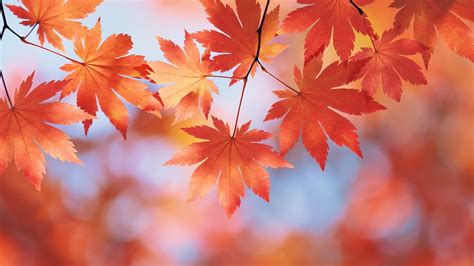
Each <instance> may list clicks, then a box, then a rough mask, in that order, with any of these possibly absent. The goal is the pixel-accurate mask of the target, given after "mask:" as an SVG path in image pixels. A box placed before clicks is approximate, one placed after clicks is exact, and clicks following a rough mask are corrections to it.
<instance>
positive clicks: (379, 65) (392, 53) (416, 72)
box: [354, 29, 428, 101]
mask: <svg viewBox="0 0 474 266" xmlns="http://www.w3.org/2000/svg"><path fill="white" fill-rule="evenodd" d="M396 36H397V31H396V30H394V29H391V30H388V31H386V32H384V34H383V35H382V38H381V39H380V40H377V39H374V40H373V44H374V46H375V51H374V49H372V48H362V51H361V52H359V53H357V54H356V55H354V59H355V60H363V59H367V58H368V59H370V61H369V62H368V63H367V64H366V65H365V66H364V68H363V69H362V71H361V72H360V73H359V77H363V80H362V89H364V90H366V91H367V92H368V93H369V94H370V95H373V94H374V93H375V91H376V89H377V87H378V86H379V84H380V82H381V83H382V88H383V90H384V92H385V94H387V95H388V96H389V97H390V98H392V99H394V100H396V101H400V97H401V95H402V81H401V79H400V77H401V78H403V79H404V80H406V81H408V82H410V83H411V84H427V81H426V78H425V76H424V75H423V72H421V68H420V66H418V65H417V64H416V63H415V62H414V61H413V60H411V59H409V58H407V57H405V56H403V55H414V54H416V53H422V52H424V51H426V50H427V49H428V47H426V46H424V45H423V44H421V43H419V42H417V41H414V40H409V39H400V40H397V41H394V39H395V37H396Z"/></svg>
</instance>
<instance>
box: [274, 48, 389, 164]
mask: <svg viewBox="0 0 474 266" xmlns="http://www.w3.org/2000/svg"><path fill="white" fill-rule="evenodd" d="M366 62H367V60H364V61H349V62H343V63H338V62H335V63H332V64H331V65H329V66H328V67H326V68H325V69H324V70H323V71H321V69H322V64H323V61H322V55H320V56H318V57H316V58H313V59H311V60H310V61H309V62H308V63H307V64H306V65H305V66H304V68H303V73H301V71H300V70H299V68H298V67H296V66H295V71H294V74H295V82H296V84H297V85H298V88H299V89H300V90H299V93H295V92H294V91H291V90H282V91H274V93H275V94H276V95H277V96H278V97H279V98H281V99H282V100H280V101H278V102H276V103H274V104H273V105H272V107H271V109H270V110H269V112H268V114H267V116H266V118H265V120H272V119H276V118H281V117H284V118H283V121H282V123H281V125H280V134H279V136H278V138H279V142H280V149H281V154H282V155H285V154H286V153H287V152H288V151H289V150H290V149H291V148H292V147H293V145H294V144H295V143H296V141H297V140H298V139H299V136H300V135H302V140H303V145H304V146H305V148H306V150H307V151H308V152H309V153H310V154H311V156H312V157H313V158H314V159H315V160H316V161H317V162H318V163H319V165H320V166H321V168H322V169H324V167H325V164H326V158H327V154H328V149H329V146H328V143H327V136H329V138H331V139H332V140H333V141H334V142H335V143H336V144H337V145H339V146H347V147H348V148H349V149H351V150H352V151H353V152H355V153H356V154H357V155H359V156H362V152H361V150H360V147H359V139H358V136H357V133H356V132H355V130H356V128H355V126H354V125H353V124H352V123H351V122H350V121H349V120H347V119H346V118H344V117H343V116H342V115H341V114H340V112H342V113H347V114H352V115H361V114H367V113H372V112H375V111H379V110H383V109H385V108H384V107H383V106H382V105H380V104H379V103H378V102H376V101H375V100H374V99H373V98H372V97H371V96H370V95H368V93H367V92H365V91H358V90H355V89H347V88H336V87H339V86H342V85H344V84H347V83H349V82H351V81H352V80H354V79H355V77H356V75H357V73H358V72H359V71H360V69H361V68H362V67H363V66H364V64H365V63H366ZM320 72H321V73H320ZM317 73H319V75H317Z"/></svg>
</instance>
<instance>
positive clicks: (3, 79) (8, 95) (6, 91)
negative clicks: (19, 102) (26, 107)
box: [0, 70, 15, 109]
mask: <svg viewBox="0 0 474 266" xmlns="http://www.w3.org/2000/svg"><path fill="white" fill-rule="evenodd" d="M0 76H1V78H2V83H3V88H4V89H5V94H6V95H7V100H8V103H9V104H10V108H11V109H13V108H15V106H14V105H13V102H12V99H11V98H10V94H9V93H8V88H7V84H6V83H5V78H4V77H3V71H2V70H0Z"/></svg>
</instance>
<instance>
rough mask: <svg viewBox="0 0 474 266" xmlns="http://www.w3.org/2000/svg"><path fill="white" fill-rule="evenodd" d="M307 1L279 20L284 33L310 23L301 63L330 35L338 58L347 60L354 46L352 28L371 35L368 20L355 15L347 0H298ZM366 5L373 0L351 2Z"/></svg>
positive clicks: (316, 50) (322, 45)
mask: <svg viewBox="0 0 474 266" xmlns="http://www.w3.org/2000/svg"><path fill="white" fill-rule="evenodd" d="M297 2H298V3H301V4H307V6H304V7H301V8H298V9H296V10H295V11H292V12H291V13H290V14H288V16H287V17H286V18H285V20H284V21H283V25H282V30H283V32H285V33H296V32H302V31H304V30H306V29H307V28H309V27H310V26H312V28H311V30H310V31H309V32H308V34H307V35H306V39H305V56H304V57H305V62H308V61H309V60H310V59H311V58H312V57H314V56H318V55H319V53H322V52H323V51H324V49H325V48H326V47H327V46H328V45H329V42H330V39H331V34H332V36H333V43H334V48H335V49H336V52H337V54H338V55H339V57H340V58H341V59H342V60H347V59H348V58H349V57H350V55H351V51H352V50H353V49H354V42H355V34H354V31H357V32H360V33H361V34H363V35H368V36H373V35H374V33H373V29H372V26H371V24H370V22H369V20H368V19H367V18H366V17H365V16H364V15H361V14H359V12H358V10H357V9H356V8H355V7H354V6H353V5H352V4H351V3H350V1H349V0H298V1H297ZM354 2H356V3H357V4H359V5H361V6H362V5H366V4H368V3H371V2H373V0H358V1H354Z"/></svg>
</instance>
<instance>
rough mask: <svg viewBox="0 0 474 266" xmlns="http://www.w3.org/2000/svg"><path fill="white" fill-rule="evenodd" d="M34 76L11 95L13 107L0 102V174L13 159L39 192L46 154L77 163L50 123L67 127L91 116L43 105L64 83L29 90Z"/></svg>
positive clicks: (69, 108) (60, 106) (59, 105)
mask: <svg viewBox="0 0 474 266" xmlns="http://www.w3.org/2000/svg"><path fill="white" fill-rule="evenodd" d="M33 77H34V73H33V74H31V75H30V76H29V77H28V78H27V79H26V80H25V81H23V82H22V83H21V85H20V88H19V89H18V90H17V92H16V93H15V98H14V108H10V107H9V105H8V102H7V101H6V99H0V174H1V173H2V172H3V171H5V169H6V168H7V166H8V164H9V163H10V162H11V161H12V159H14V160H15V164H16V168H17V169H18V170H19V171H22V172H23V174H24V175H25V176H26V177H27V178H28V180H29V181H30V182H31V183H32V184H33V185H34V186H35V188H36V189H38V190H40V189H41V181H42V179H43V175H44V174H45V157H44V155H43V153H42V152H41V149H40V147H41V148H42V149H43V151H44V152H45V153H47V154H49V155H50V156H51V157H53V158H55V159H59V160H61V161H66V162H73V163H81V161H80V160H79V159H78V158H77V156H76V150H75V149H74V144H73V143H72V142H71V141H70V140H69V137H68V136H67V135H66V134H64V133H63V132H62V131H60V130H59V129H57V128H54V127H52V126H51V125H50V124H60V125H68V124H72V123H77V122H80V121H83V120H85V119H92V118H93V116H91V115H89V114H87V113H85V112H84V111H82V110H80V109H78V108H76V107H74V106H72V105H69V104H66V103H61V102H45V101H46V100H48V99H50V98H51V97H53V96H54V95H56V94H57V93H58V92H59V91H61V90H62V89H63V87H64V86H65V85H66V84H67V83H68V81H51V82H47V83H46V82H45V83H42V84H40V85H38V86H37V87H36V88H35V89H33V90H31V87H32V84H33Z"/></svg>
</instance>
